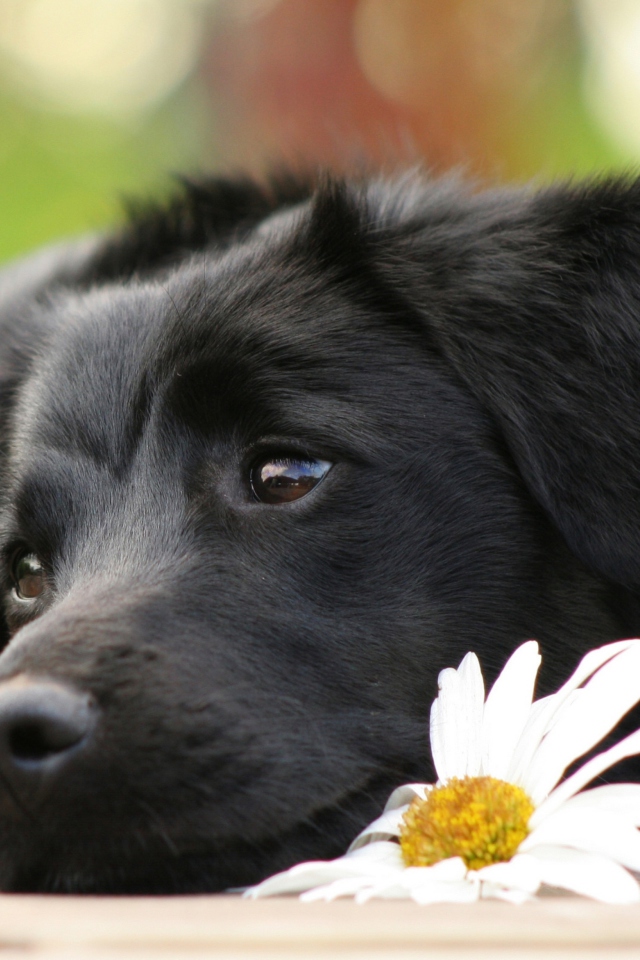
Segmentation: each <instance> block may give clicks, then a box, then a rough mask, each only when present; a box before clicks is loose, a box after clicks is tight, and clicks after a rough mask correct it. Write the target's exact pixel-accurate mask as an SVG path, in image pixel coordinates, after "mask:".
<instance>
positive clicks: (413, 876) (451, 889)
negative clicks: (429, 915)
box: [356, 857, 478, 903]
mask: <svg viewBox="0 0 640 960" xmlns="http://www.w3.org/2000/svg"><path fill="white" fill-rule="evenodd" d="M466 876H467V868H466V866H465V865H464V862H463V861H462V860H461V859H460V857H452V858H451V859H449V860H442V861H441V862H440V863H436V864H434V866H432V867H408V868H407V869H405V870H404V871H403V873H402V874H401V875H399V876H398V877H397V879H396V880H391V881H390V880H386V881H384V880H383V881H382V882H375V883H372V884H370V885H369V887H368V888H367V889H363V890H362V891H361V892H360V893H359V894H358V895H357V896H356V902H357V903H365V902H366V901H367V900H370V899H371V898H372V897H380V898H382V899H406V898H407V897H411V899H412V900H415V901H416V902H417V903H444V902H447V901H449V902H453V903H468V902H470V901H473V900H477V898H478V892H477V887H478V884H477V882H476V881H472V882H469V881H468V880H467V879H466Z"/></svg>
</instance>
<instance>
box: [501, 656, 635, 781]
mask: <svg viewBox="0 0 640 960" xmlns="http://www.w3.org/2000/svg"><path fill="white" fill-rule="evenodd" d="M638 642H639V641H638V640H619V641H618V642H617V643H608V644H606V645H605V646H604V647H598V649H597V650H591V651H589V653H588V654H586V656H584V657H583V658H582V660H581V661H580V663H579V664H578V666H577V668H576V669H575V670H574V672H573V673H572V674H571V676H570V677H569V679H568V680H567V682H566V683H565V684H563V686H562V687H560V689H559V690H558V692H557V693H554V694H553V695H552V696H550V697H544V698H543V699H542V700H538V701H536V703H534V704H532V707H531V711H530V713H529V718H528V720H527V723H526V724H525V728H524V730H523V732H522V737H521V739H520V742H519V743H518V746H517V747H516V750H515V753H514V758H513V761H512V767H511V769H510V771H509V779H511V780H512V781H513V782H514V783H518V784H520V785H522V786H524V784H523V782H522V781H523V777H524V775H525V774H526V772H527V771H528V770H529V767H530V763H531V759H532V758H533V755H534V753H535V751H536V749H537V747H538V744H539V743H540V742H541V741H542V738H543V737H544V735H545V734H546V733H548V731H549V730H550V729H551V727H553V725H554V724H555V722H557V720H558V716H559V715H561V714H562V712H563V710H564V709H566V707H567V706H568V705H569V704H570V703H571V702H573V700H574V699H575V698H576V695H577V694H579V690H578V687H579V686H580V685H581V684H582V683H584V682H585V680H588V679H589V677H591V676H592V675H593V674H594V673H595V672H596V671H597V670H599V669H600V667H602V666H603V665H604V664H605V663H607V662H608V661H609V660H613V658H614V657H617V656H618V655H619V654H620V653H623V652H624V651H625V650H628V649H629V648H630V647H633V646H634V645H636V644H638Z"/></svg>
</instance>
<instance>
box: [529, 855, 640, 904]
mask: <svg viewBox="0 0 640 960" xmlns="http://www.w3.org/2000/svg"><path fill="white" fill-rule="evenodd" d="M529 856H531V857H534V858H535V859H536V860H538V862H539V867H540V879H541V881H542V883H545V884H547V885H548V886H550V887H560V888H562V889H563V890H572V891H573V892H574V893H579V894H581V895H582V896H583V897H592V898H593V899H594V900H601V901H602V902H603V903H637V902H638V901H640V886H638V884H637V882H636V881H635V880H634V879H633V877H632V876H631V874H630V873H628V872H627V871H626V870H625V869H624V867H621V866H620V865H619V864H617V863H614V861H613V860H609V859H608V858H607V857H601V856H598V855H597V854H594V853H585V852H584V850H570V849H568V848H563V847H555V846H553V847H552V846H549V847H542V846H541V847H536V848H535V850H531V851H530V853H529Z"/></svg>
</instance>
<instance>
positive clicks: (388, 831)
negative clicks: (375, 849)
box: [347, 803, 409, 853]
mask: <svg viewBox="0 0 640 960" xmlns="http://www.w3.org/2000/svg"><path fill="white" fill-rule="evenodd" d="M408 809H409V804H408V803H406V804H405V805H404V806H403V807H395V809H393V810H387V811H386V812H385V813H383V814H382V816H380V817H378V819H377V820H374V821H373V823H370V824H369V826H368V827H365V828H364V830H363V831H362V833H359V834H358V836H357V837H356V838H355V840H354V841H353V843H352V844H351V846H350V847H349V850H348V851H347V853H351V852H352V851H354V850H359V849H360V847H363V846H364V845H365V844H367V843H372V842H374V841H376V840H387V839H389V838H390V837H399V836H400V826H401V824H402V818H403V817H404V815H405V813H406V812H407V810H408Z"/></svg>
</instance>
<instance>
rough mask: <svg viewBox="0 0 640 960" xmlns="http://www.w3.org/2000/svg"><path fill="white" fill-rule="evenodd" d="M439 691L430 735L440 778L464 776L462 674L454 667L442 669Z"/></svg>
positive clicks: (435, 764) (433, 755)
mask: <svg viewBox="0 0 640 960" xmlns="http://www.w3.org/2000/svg"><path fill="white" fill-rule="evenodd" d="M438 690H439V691H440V692H439V694H438V696H437V697H436V699H435V700H434V701H433V704H432V706H431V717H430V722H429V736H430V739H431V755H432V757H433V763H434V766H435V768H436V773H437V774H438V778H439V779H440V780H448V779H449V778H450V777H463V776H464V773H461V771H462V770H463V769H466V765H467V752H466V745H465V744H464V743H463V742H462V738H461V736H460V730H459V727H458V717H459V712H460V702H461V700H462V696H461V693H460V677H459V676H458V671H457V670H454V669H453V668H452V667H448V668H447V669H446V670H441V671H440V674H439V676H438Z"/></svg>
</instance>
